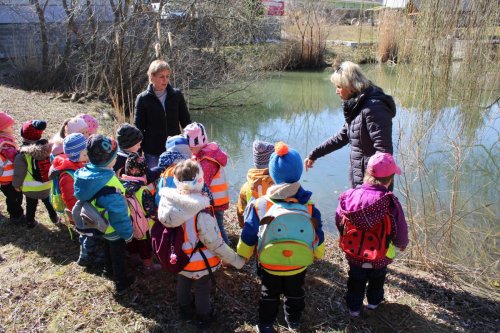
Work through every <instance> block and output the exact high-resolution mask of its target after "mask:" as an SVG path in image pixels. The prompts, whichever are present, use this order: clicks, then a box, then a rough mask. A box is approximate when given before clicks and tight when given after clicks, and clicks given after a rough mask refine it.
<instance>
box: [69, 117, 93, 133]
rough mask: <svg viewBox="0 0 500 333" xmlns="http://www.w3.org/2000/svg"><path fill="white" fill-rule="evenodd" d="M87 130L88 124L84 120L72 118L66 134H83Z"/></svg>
mask: <svg viewBox="0 0 500 333" xmlns="http://www.w3.org/2000/svg"><path fill="white" fill-rule="evenodd" d="M87 128H88V127H87V123H86V122H85V120H83V119H82V118H78V117H75V118H71V119H70V120H69V121H68V123H67V124H66V134H71V133H83V131H85V130H86V129H87Z"/></svg>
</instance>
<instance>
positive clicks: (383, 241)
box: [339, 212, 392, 262]
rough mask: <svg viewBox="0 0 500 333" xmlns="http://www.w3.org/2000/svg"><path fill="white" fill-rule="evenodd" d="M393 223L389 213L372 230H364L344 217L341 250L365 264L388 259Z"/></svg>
mask: <svg viewBox="0 0 500 333" xmlns="http://www.w3.org/2000/svg"><path fill="white" fill-rule="evenodd" d="M391 232H392V221H391V216H390V215H389V212H387V213H386V214H385V215H384V217H383V218H382V219H381V220H380V221H379V222H378V223H376V224H375V225H374V226H373V227H372V228H371V229H369V230H363V229H361V228H358V227H357V226H355V225H354V224H352V223H351V222H350V221H349V219H348V218H347V217H346V216H345V215H344V216H342V222H341V224H340V240H339V245H340V248H341V249H342V250H343V251H344V252H345V253H346V254H347V255H349V256H351V257H353V258H355V259H358V260H361V261H363V262H372V261H377V260H380V259H383V258H385V257H386V254H387V249H388V248H389V244H390V242H391Z"/></svg>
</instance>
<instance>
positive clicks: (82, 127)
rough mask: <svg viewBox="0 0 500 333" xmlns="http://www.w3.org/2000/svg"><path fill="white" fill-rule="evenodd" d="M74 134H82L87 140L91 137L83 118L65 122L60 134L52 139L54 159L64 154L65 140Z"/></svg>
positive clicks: (70, 119)
mask: <svg viewBox="0 0 500 333" xmlns="http://www.w3.org/2000/svg"><path fill="white" fill-rule="evenodd" d="M72 133H82V134H83V135H84V136H85V138H88V137H89V134H88V127H87V123H86V122H85V120H83V118H80V117H74V118H68V119H66V120H64V122H63V124H62V126H61V128H60V129H59V132H57V133H56V134H55V135H54V136H53V137H52V139H50V143H51V144H52V151H51V154H52V157H55V156H57V155H59V154H62V153H63V152H64V151H63V141H64V138H65V137H66V136H67V135H70V134H72Z"/></svg>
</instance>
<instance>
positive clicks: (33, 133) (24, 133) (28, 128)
mask: <svg viewBox="0 0 500 333" xmlns="http://www.w3.org/2000/svg"><path fill="white" fill-rule="evenodd" d="M45 128H47V122H46V121H44V120H28V121H27V122H25V123H24V124H23V127H21V137H22V138H23V139H24V140H26V141H31V142H34V141H37V140H40V139H41V137H42V134H43V131H44V130H45Z"/></svg>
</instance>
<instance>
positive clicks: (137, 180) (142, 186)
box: [121, 154, 161, 274]
mask: <svg viewBox="0 0 500 333" xmlns="http://www.w3.org/2000/svg"><path fill="white" fill-rule="evenodd" d="M147 169H148V165H147V163H146V160H145V159H144V157H142V156H139V155H137V154H129V155H128V157H127V161H126V162H125V173H124V174H123V175H122V177H121V181H122V184H123V186H124V187H125V195H126V196H135V197H136V198H137V202H138V203H139V204H140V205H141V207H140V208H141V209H142V211H143V214H144V217H145V218H147V219H148V220H149V221H148V222H149V227H151V226H152V224H153V221H154V219H156V204H155V199H154V196H153V195H152V194H151V192H150V191H149V190H148V188H147V186H146V171H147ZM132 218H134V215H132ZM150 242H151V239H150V237H149V232H148V235H146V236H144V238H142V239H135V238H134V239H132V241H131V242H130V243H128V244H127V251H128V253H129V254H130V255H131V256H132V260H133V261H134V262H136V263H141V264H142V272H143V273H144V274H149V273H152V272H154V271H158V270H160V269H161V265H159V264H153V251H152V249H151V244H150Z"/></svg>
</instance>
